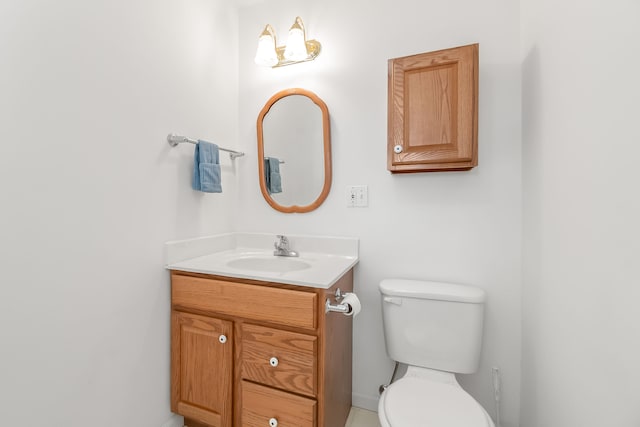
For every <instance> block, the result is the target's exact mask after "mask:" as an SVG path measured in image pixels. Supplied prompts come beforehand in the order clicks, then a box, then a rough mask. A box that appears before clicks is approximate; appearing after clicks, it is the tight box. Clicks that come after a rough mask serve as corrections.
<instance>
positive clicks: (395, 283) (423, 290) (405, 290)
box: [380, 279, 485, 304]
mask: <svg viewBox="0 0 640 427" xmlns="http://www.w3.org/2000/svg"><path fill="white" fill-rule="evenodd" d="M380 292H381V293H382V294H384V295H390V296H398V297H407V298H419V299H431V300H439V301H455V302H466V303H475V304H479V303H483V302H484V300H485V292H484V291H483V290H482V289H480V288H476V287H474V286H468V285H457V284H453V283H444V282H431V281H425V280H407V279H384V280H383V281H382V282H380Z"/></svg>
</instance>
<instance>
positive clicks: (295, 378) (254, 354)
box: [241, 323, 317, 397]
mask: <svg viewBox="0 0 640 427" xmlns="http://www.w3.org/2000/svg"><path fill="white" fill-rule="evenodd" d="M316 341H317V339H316V337H314V336H310V335H305V334H298V333H294V332H286V331H279V330H277V329H273V328H265V327H262V326H257V325H250V324H246V323H245V324H244V327H243V331H242V352H243V354H242V362H241V363H242V377H243V378H244V379H248V380H251V381H254V382H258V383H261V384H265V385H269V386H272V387H276V388H279V389H282V390H286V391H291V392H294V393H299V394H304V395H307V396H311V397H315V394H316V389H317V376H316V372H317V370H316V360H317V354H316V347H317V346H316ZM272 357H275V358H277V359H278V366H275V367H274V366H271V365H270V364H269V360H270V359H271V358H272Z"/></svg>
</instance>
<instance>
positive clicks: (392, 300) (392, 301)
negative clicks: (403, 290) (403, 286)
mask: <svg viewBox="0 0 640 427" xmlns="http://www.w3.org/2000/svg"><path fill="white" fill-rule="evenodd" d="M382 300H383V301H384V302H388V303H389V304H394V305H402V298H397V297H384V298H382Z"/></svg>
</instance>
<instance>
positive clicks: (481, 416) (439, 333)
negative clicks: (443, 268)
mask: <svg viewBox="0 0 640 427" xmlns="http://www.w3.org/2000/svg"><path fill="white" fill-rule="evenodd" d="M380 293H381V296H382V320H383V327H384V337H385V345H386V349H387V354H388V355H389V357H390V358H391V359H393V360H395V361H396V362H399V363H403V364H405V365H406V366H407V372H406V374H405V375H404V376H403V377H402V378H400V379H399V380H397V381H395V382H393V383H392V384H391V385H389V386H388V387H387V388H386V390H385V391H384V392H383V393H382V396H381V397H380V401H379V403H378V417H379V419H380V424H381V425H382V427H494V424H493V421H492V420H491V417H489V415H488V414H487V412H486V411H485V410H484V408H483V407H482V406H480V404H479V403H478V402H476V401H475V399H473V397H471V395H469V394H468V393H467V392H466V391H465V390H463V389H462V387H460V385H459V384H458V381H457V380H456V377H455V374H456V373H459V374H470V373H473V372H476V370H477V369H478V365H479V362H480V350H481V343H482V324H483V313H484V301H485V293H484V291H483V290H482V289H479V288H476V287H473V286H467V285H457V284H452V283H442V282H429V281H420V280H406V279H385V280H383V281H382V282H380Z"/></svg>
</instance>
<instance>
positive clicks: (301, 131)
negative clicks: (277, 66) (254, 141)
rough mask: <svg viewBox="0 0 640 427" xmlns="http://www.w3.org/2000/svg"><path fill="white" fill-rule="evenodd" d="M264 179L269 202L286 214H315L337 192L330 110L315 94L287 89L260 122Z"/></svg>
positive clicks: (260, 173) (265, 110)
mask: <svg viewBox="0 0 640 427" xmlns="http://www.w3.org/2000/svg"><path fill="white" fill-rule="evenodd" d="M258 177H259V181H260V190H261V191H262V195H263V196H264V198H265V200H266V201H267V203H269V205H271V207H273V208H274V209H276V210H278V211H280V212H285V213H293V212H298V213H302V212H310V211H312V210H314V209H316V208H317V207H318V206H320V205H321V204H322V202H323V201H324V200H325V199H326V198H327V195H328V194H329V189H330V187H331V138H330V136H329V110H328V109H327V105H326V104H325V103H324V102H323V101H322V100H321V99H320V98H319V97H318V96H317V95H316V94H314V93H313V92H310V91H308V90H305V89H286V90H283V91H281V92H278V93H276V94H275V95H273V96H272V97H271V98H270V99H269V100H268V101H267V103H266V104H265V106H264V107H263V108H262V111H260V115H259V116H258Z"/></svg>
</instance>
